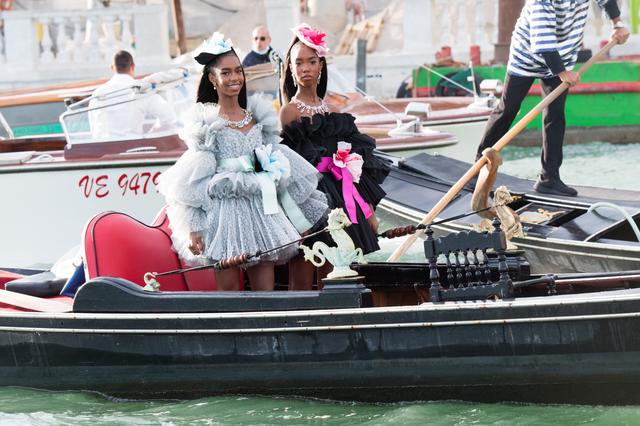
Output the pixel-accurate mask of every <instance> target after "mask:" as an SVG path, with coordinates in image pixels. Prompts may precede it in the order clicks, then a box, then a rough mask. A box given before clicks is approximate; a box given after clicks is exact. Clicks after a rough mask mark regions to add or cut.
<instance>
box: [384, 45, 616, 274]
mask: <svg viewBox="0 0 640 426" xmlns="http://www.w3.org/2000/svg"><path fill="white" fill-rule="evenodd" d="M616 44H618V41H617V39H615V38H614V39H612V40H611V41H609V42H608V43H607V44H606V45H605V46H604V47H603V48H602V49H600V51H599V52H598V53H596V54H595V55H594V56H593V57H592V58H591V59H589V60H588V61H587V62H586V63H585V64H584V65H583V66H582V67H581V68H580V70H578V74H580V75H582V74H584V72H585V71H587V70H588V69H589V68H590V67H591V66H592V65H593V64H594V63H596V62H598V61H599V60H600V59H602V58H604V57H605V55H606V54H607V53H608V52H609V51H610V50H611V49H612V48H613V46H615V45H616ZM568 88H569V84H568V83H565V82H563V83H561V84H560V85H559V86H558V87H557V88H556V89H554V90H553V91H552V92H551V93H549V95H547V96H546V97H545V98H544V99H543V100H542V101H541V102H540V103H538V105H536V106H535V107H534V108H533V109H532V110H531V111H529V112H528V113H527V114H526V115H525V116H524V117H523V118H522V119H521V120H520V121H519V122H517V123H516V124H514V125H513V127H511V129H509V131H508V132H507V133H506V134H505V135H504V136H503V137H502V138H500V140H498V142H496V143H495V145H494V146H493V149H494V150H495V151H498V152H499V151H500V150H501V149H502V148H504V147H505V146H506V145H507V144H508V143H509V142H511V140H513V138H514V137H515V136H516V135H518V134H519V133H520V132H521V131H522V130H524V128H525V127H526V126H527V124H529V123H530V122H531V121H532V120H533V119H534V118H535V117H536V116H537V115H538V114H540V112H542V111H543V110H544V109H545V108H546V107H547V106H548V105H549V104H551V102H553V101H554V100H555V99H556V98H557V97H558V96H560V95H561V94H562V93H563V92H564V91H565V90H567V89H568ZM486 163H487V158H486V157H484V156H482V157H481V158H480V159H479V160H478V161H476V162H475V164H474V165H473V166H471V168H470V169H469V170H468V171H467V172H466V173H465V174H464V175H463V176H462V177H461V178H460V179H459V180H458V181H457V182H456V183H455V184H454V185H453V186H452V187H451V189H449V191H448V192H447V193H446V194H445V195H444V196H443V197H442V199H440V201H439V202H438V203H437V204H436V205H435V206H433V208H432V209H431V210H430V211H429V213H428V214H427V215H426V216H425V217H424V218H423V219H422V220H421V221H420V223H421V224H428V223H430V222H431V221H433V219H435V218H436V217H437V215H438V214H440V212H442V210H444V209H445V207H447V205H448V204H449V203H450V202H451V200H453V198H454V197H455V196H456V195H457V194H458V193H459V192H460V191H461V190H462V188H464V186H465V185H466V184H467V183H468V182H469V181H470V180H471V179H472V178H473V177H474V176H475V175H477V174H478V173H479V172H480V169H482V167H483V166H484V165H485V164H486ZM418 234H419V233H416V234H414V235H411V236H409V237H408V238H407V239H406V240H405V241H404V242H403V243H402V245H400V247H398V248H397V249H396V250H395V251H394V252H393V253H392V254H391V256H389V258H388V259H387V261H389V262H396V261H398V259H400V257H402V255H403V254H404V253H405V252H406V251H407V249H408V248H409V247H410V246H411V245H412V244H413V243H414V242H415V240H416V238H417V237H418Z"/></svg>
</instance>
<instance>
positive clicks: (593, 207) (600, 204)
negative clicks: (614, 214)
mask: <svg viewBox="0 0 640 426" xmlns="http://www.w3.org/2000/svg"><path fill="white" fill-rule="evenodd" d="M601 207H609V208H611V209H614V210H617V211H619V212H620V213H622V215H623V216H624V218H625V219H627V222H629V225H630V226H631V229H632V230H633V232H634V233H635V234H636V239H637V240H638V242H640V229H638V225H636V222H635V221H634V220H633V218H632V217H631V215H630V214H629V212H627V211H626V210H625V209H623V208H622V207H620V206H618V205H617V204H613V203H608V202H605V201H600V202H597V203H594V204H592V205H591V207H589V210H587V213H591V212H596V214H598V213H597V210H598V209H599V208H601Z"/></svg>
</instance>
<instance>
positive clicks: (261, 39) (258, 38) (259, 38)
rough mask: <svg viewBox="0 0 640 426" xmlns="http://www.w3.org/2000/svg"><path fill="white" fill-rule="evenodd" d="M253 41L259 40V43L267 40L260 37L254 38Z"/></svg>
mask: <svg viewBox="0 0 640 426" xmlns="http://www.w3.org/2000/svg"><path fill="white" fill-rule="evenodd" d="M253 39H254V40H255V41H258V40H260V41H265V40H266V39H267V38H266V37H265V36H262V37H254V38H253Z"/></svg>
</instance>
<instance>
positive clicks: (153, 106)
mask: <svg viewBox="0 0 640 426" xmlns="http://www.w3.org/2000/svg"><path fill="white" fill-rule="evenodd" d="M111 69H112V70H113V71H114V75H113V77H111V79H110V80H109V81H107V82H106V83H104V84H103V85H101V86H99V87H98V88H97V89H96V90H95V91H94V92H93V99H92V100H91V101H90V102H89V106H90V107H92V108H93V107H101V108H97V109H94V110H92V111H90V112H89V121H90V123H91V134H92V135H93V137H94V138H101V139H104V138H109V139H131V138H139V137H141V136H142V135H144V134H145V133H150V132H154V131H159V130H171V129H174V128H175V125H176V115H175V113H174V111H173V109H172V108H171V106H170V105H169V104H168V103H167V102H166V101H165V100H164V99H163V98H162V97H161V96H160V95H158V94H152V95H138V96H136V90H135V89H134V88H133V87H134V86H139V85H140V82H139V81H138V80H136V79H135V78H134V77H133V76H134V75H135V64H134V62H133V57H132V56H131V54H130V53H129V52H127V51H125V50H121V51H119V52H118V53H116V54H115V55H114V57H113V64H112V65H111ZM134 99H135V100H134ZM148 118H154V119H155V123H154V124H153V125H152V126H151V128H149V129H146V128H145V127H149V126H144V124H145V119H148Z"/></svg>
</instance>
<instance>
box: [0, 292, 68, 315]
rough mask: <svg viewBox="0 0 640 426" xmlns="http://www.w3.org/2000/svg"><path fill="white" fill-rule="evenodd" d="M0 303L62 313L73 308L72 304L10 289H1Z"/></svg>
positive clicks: (38, 310) (32, 309)
mask: <svg viewBox="0 0 640 426" xmlns="http://www.w3.org/2000/svg"><path fill="white" fill-rule="evenodd" d="M0 303H5V304H7V305H11V306H17V307H20V308H25V309H29V310H31V311H37V312H49V313H60V312H71V310H72V307H71V305H67V304H65V303H62V302H56V301H55V300H47V299H42V298H40V297H35V296H29V295H26V294H21V293H16V292H14V291H8V290H0Z"/></svg>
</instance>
